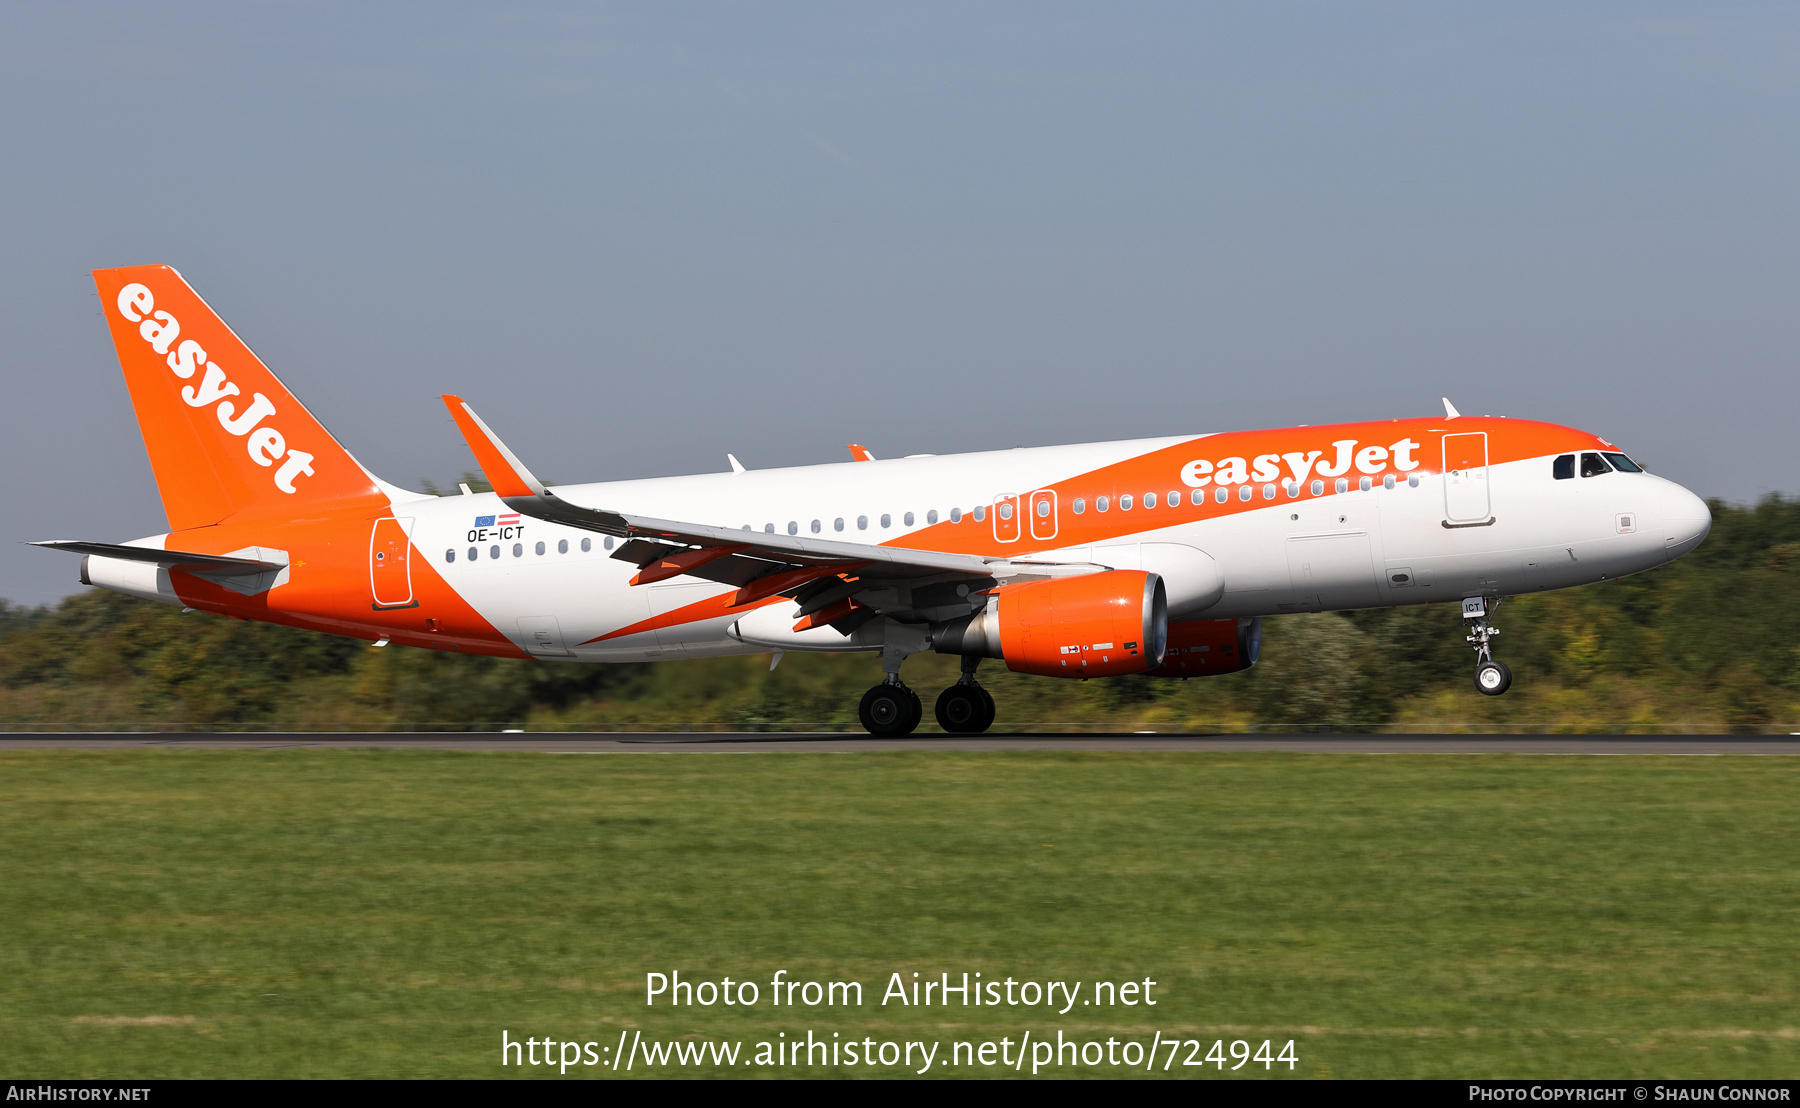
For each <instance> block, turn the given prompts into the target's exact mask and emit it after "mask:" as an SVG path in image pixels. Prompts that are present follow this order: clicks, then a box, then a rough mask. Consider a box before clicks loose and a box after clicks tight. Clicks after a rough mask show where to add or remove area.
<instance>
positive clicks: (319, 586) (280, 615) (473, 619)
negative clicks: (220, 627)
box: [166, 509, 527, 658]
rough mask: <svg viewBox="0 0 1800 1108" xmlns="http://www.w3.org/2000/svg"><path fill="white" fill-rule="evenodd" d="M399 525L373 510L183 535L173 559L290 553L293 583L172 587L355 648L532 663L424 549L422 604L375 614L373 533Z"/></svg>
mask: <svg viewBox="0 0 1800 1108" xmlns="http://www.w3.org/2000/svg"><path fill="white" fill-rule="evenodd" d="M392 515H393V513H392V512H390V511H382V512H379V513H373V512H370V511H368V510H367V509H363V510H360V511H358V510H350V511H344V512H337V513H319V514H316V515H313V516H310V517H308V518H305V519H296V520H263V521H260V522H258V523H255V524H232V523H229V522H227V523H222V524H219V525H218V526H215V527H200V528H195V529H192V530H188V531H178V532H175V533H173V534H171V535H170V536H169V537H168V539H167V541H166V545H167V547H168V548H169V549H171V550H190V551H193V552H194V553H196V554H228V553H230V552H231V551H233V550H241V549H243V548H245V547H249V546H262V547H268V548H271V549H277V550H286V551H287V552H288V559H289V561H288V582H287V583H286V584H283V585H278V586H276V587H275V588H273V589H271V590H269V591H268V592H264V593H259V594H258V595H256V596H244V595H242V594H241V593H237V592H233V591H232V590H230V589H227V588H225V587H223V586H221V585H216V584H214V583H213V582H211V581H207V580H205V579H203V578H200V577H195V576H193V575H192V574H189V573H184V572H182V571H181V570H174V571H171V572H170V574H169V581H170V583H171V584H172V585H173V586H174V588H175V592H176V595H178V596H180V597H181V599H182V602H183V603H185V604H187V605H188V606H189V607H191V608H198V609H200V610H201V611H206V612H213V613H216V614H218V615H227V616H235V617H237V618H239V619H253V620H261V621H263V622H266V623H280V624H285V625H286V626H289V627H301V628H305V629H306V630H309V631H324V632H326V633H328V634H333V635H348V636H351V637H353V638H362V639H375V638H380V637H386V638H387V639H388V640H389V641H391V642H395V643H399V644H401V645H404V646H421V647H427V648H430V649H435V650H450V651H457V652H461V653H465V654H491V655H495V656H498V657H504V658H523V657H526V656H527V655H526V654H525V652H524V651H522V650H520V649H519V648H518V647H517V646H515V645H514V644H513V643H512V642H511V641H510V640H508V639H507V638H506V636H505V635H502V634H501V633H500V632H499V631H498V630H496V629H495V628H494V625H493V624H491V623H489V622H488V621H487V620H486V619H485V618H483V617H482V615H481V613H479V612H477V611H476V610H475V609H474V608H473V607H472V606H470V604H469V602H468V601H466V600H464V599H463V598H462V596H461V595H460V594H458V593H457V591H456V590H455V589H453V588H451V587H450V584H449V582H447V581H445V580H444V578H443V576H442V575H440V574H439V573H438V571H437V568H436V567H435V566H434V565H432V563H431V560H430V559H429V558H428V557H426V556H425V554H424V553H423V552H422V551H421V550H419V548H418V546H417V544H413V545H412V546H411V547H410V549H409V551H408V555H407V564H408V567H409V569H410V572H411V574H412V595H413V600H414V601H415V602H416V603H414V604H413V605H412V606H410V607H405V608H390V609H377V608H376V607H375V606H374V596H373V595H372V592H371V588H370V580H369V533H370V526H371V524H372V523H373V521H374V520H375V519H377V518H391V517H392ZM432 621H435V623H436V626H437V629H436V630H435V631H434V630H432Z"/></svg>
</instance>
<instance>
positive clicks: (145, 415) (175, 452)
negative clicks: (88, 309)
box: [94, 265, 388, 531]
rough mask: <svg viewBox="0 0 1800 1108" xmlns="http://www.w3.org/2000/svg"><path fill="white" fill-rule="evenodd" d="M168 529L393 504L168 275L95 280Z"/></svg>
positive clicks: (105, 273) (163, 269)
mask: <svg viewBox="0 0 1800 1108" xmlns="http://www.w3.org/2000/svg"><path fill="white" fill-rule="evenodd" d="M94 283H95V285H97V286H98V287H99V289H100V302H101V306H102V308H103V309H104V310H105V312H106V321H107V324H108V325H109V326H111V328H112V336H113V345H114V346H115V347H117V349H118V351H119V364H120V366H121V367H123V369H124V370H125V384H126V386H127V387H129V388H130V390H131V404H132V407H133V408H135V409H136V410H137V418H138V428H139V429H140V430H141V431H142V432H143V434H144V447H145V449H146V450H147V451H148V452H149V454H150V466H151V468H152V469H153V470H154V471H155V473H156V487H157V490H158V491H159V492H161V493H162V501H163V510H164V511H165V512H166V513H167V514H168V517H169V529H170V530H172V531H183V530H186V529H188V528H190V527H206V526H210V525H212V524H214V523H218V522H219V521H220V520H222V519H225V518H226V517H228V516H233V515H249V516H255V515H261V514H265V513H268V514H274V513H277V512H279V513H284V514H285V513H291V512H295V511H304V510H305V509H307V508H310V507H318V506H320V505H322V504H323V503H326V502H330V503H332V504H333V505H341V504H343V503H344V502H346V501H355V500H358V499H366V500H368V501H369V502H370V505H371V506H376V505H384V504H386V503H387V502H388V498H387V496H386V494H385V493H384V492H383V491H382V489H381V487H380V485H379V483H378V482H377V481H376V479H375V477H374V475H373V474H371V473H369V472H368V471H367V470H365V469H364V468H363V467H362V466H361V464H359V463H358V462H357V461H356V459H355V458H352V457H351V456H350V454H349V453H348V452H347V451H346V450H345V449H344V448H343V447H342V446H339V445H338V443H337V440H336V439H333V438H332V437H331V433H330V432H328V431H326V430H325V428H324V427H323V426H322V425H321V424H320V423H319V421H318V420H316V419H314V418H313V415H312V413H311V412H309V411H307V410H306V406H305V405H303V404H301V403H300V401H299V400H297V399H295V398H294V394H293V393H291V392H289V391H288V390H287V388H286V386H284V385H283V384H282V383H281V382H280V381H279V380H278V379H277V378H276V376H275V374H273V373H271V372H270V371H269V368H268V367H267V366H265V365H263V364H262V362H261V361H260V360H258V359H257V357H256V355H255V354H252V353H251V352H250V348H249V347H248V346H245V345H244V343H243V340H241V339H239V338H238V337H237V335H236V334H234V333H233V332H232V330H231V328H230V327H227V326H226V325H225V321H224V320H222V319H220V318H219V317H218V316H217V315H216V314H215V313H214V312H213V310H212V309H211V308H209V307H207V305H206V301H204V300H202V299H200V296H199V294H198V293H196V292H195V291H194V290H193V289H192V288H189V287H188V283H187V282H186V281H184V280H182V279H181V274H179V273H176V272H175V271H174V270H173V269H170V268H169V267H168V266H166V265H145V266H133V267H131V268H129V269H97V270H95V271H94Z"/></svg>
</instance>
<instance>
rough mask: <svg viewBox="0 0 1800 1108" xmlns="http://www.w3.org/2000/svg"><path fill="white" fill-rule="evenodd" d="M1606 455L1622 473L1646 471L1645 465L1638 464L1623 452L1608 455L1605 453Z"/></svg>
mask: <svg viewBox="0 0 1800 1108" xmlns="http://www.w3.org/2000/svg"><path fill="white" fill-rule="evenodd" d="M1605 457H1606V460H1607V461H1609V462H1611V463H1612V464H1613V468H1614V469H1616V470H1618V471H1619V472H1620V473H1642V472H1644V467H1643V466H1641V465H1638V464H1637V463H1636V462H1634V461H1632V460H1631V459H1630V458H1627V457H1626V456H1625V455H1623V454H1607V455H1605Z"/></svg>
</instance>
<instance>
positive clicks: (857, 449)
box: [850, 442, 875, 462]
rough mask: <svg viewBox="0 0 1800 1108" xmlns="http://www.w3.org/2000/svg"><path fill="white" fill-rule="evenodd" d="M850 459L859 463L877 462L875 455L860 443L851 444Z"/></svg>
mask: <svg viewBox="0 0 1800 1108" xmlns="http://www.w3.org/2000/svg"><path fill="white" fill-rule="evenodd" d="M850 457H852V458H854V459H855V460H856V461H859V462H872V461H874V460H875V455H873V454H871V453H870V452H869V448H868V447H866V446H864V445H863V444H862V443H860V442H853V443H851V444H850Z"/></svg>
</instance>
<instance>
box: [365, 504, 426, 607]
mask: <svg viewBox="0 0 1800 1108" xmlns="http://www.w3.org/2000/svg"><path fill="white" fill-rule="evenodd" d="M412 529H413V521H412V518H411V517H410V516H409V517H406V518H403V519H394V518H393V517H391V516H390V517H389V518H387V519H378V520H376V521H375V526H374V527H373V528H372V529H371V530H370V531H369V591H370V593H371V594H372V595H373V596H374V599H375V605H374V606H375V607H377V608H411V607H413V606H415V605H416V604H417V603H418V602H417V601H415V600H414V599H413V592H412V566H411V564H410V559H409V558H408V556H407V555H408V552H409V550H410V548H411V546H412Z"/></svg>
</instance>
